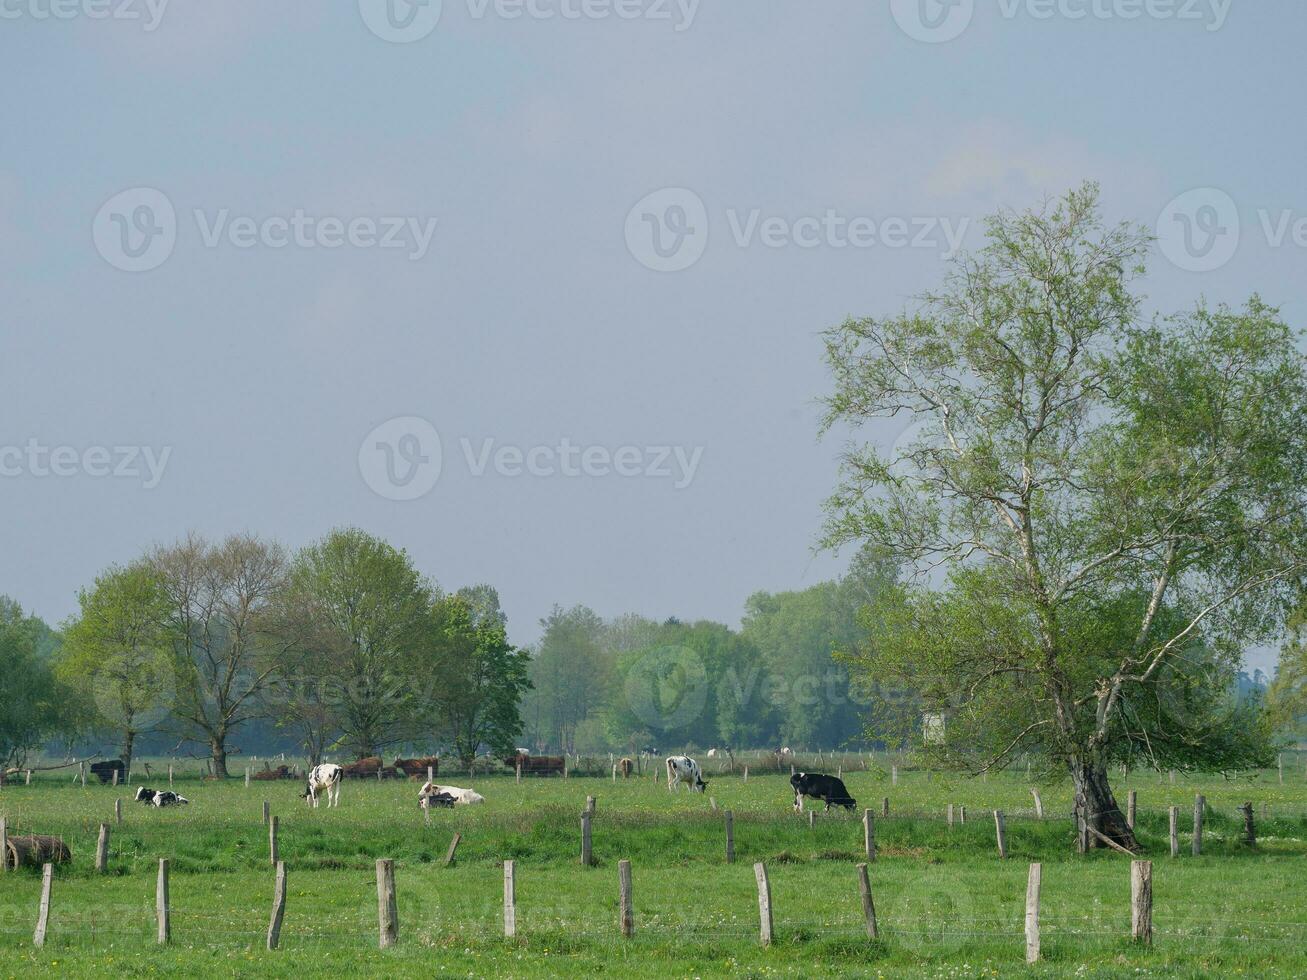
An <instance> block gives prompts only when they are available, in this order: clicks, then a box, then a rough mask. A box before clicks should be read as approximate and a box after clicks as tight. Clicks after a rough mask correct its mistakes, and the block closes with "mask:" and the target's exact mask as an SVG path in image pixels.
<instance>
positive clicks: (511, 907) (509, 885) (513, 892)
mask: <svg viewBox="0 0 1307 980" xmlns="http://www.w3.org/2000/svg"><path fill="white" fill-rule="evenodd" d="M513 875H514V871H513V862H512V861H505V862H504V938H505V939H513V938H515V937H516V936H517V881H516V879H515V878H514V877H513Z"/></svg>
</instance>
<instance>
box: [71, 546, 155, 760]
mask: <svg viewBox="0 0 1307 980" xmlns="http://www.w3.org/2000/svg"><path fill="white" fill-rule="evenodd" d="M78 604H79V606H80V607H81V608H80V612H79V613H78V615H77V617H76V618H75V619H74V620H73V621H72V622H70V623H69V624H68V625H67V627H66V628H65V629H64V645H63V649H62V650H61V651H60V655H59V658H58V668H57V669H58V673H59V677H60V679H61V680H62V681H63V682H64V683H65V684H66V685H67V686H68V687H69V688H70V689H71V690H74V691H77V692H79V697H78V699H77V700H78V703H79V704H80V705H81V706H82V708H83V710H82V712H81V718H80V721H81V723H82V726H83V727H85V728H87V729H90V730H94V731H106V732H113V733H115V734H116V735H117V736H118V738H119V739H120V755H121V757H122V760H123V763H124V764H125V765H126V766H127V768H128V769H131V766H132V755H133V754H134V752H135V745H136V739H137V738H138V737H139V736H140V735H142V734H144V733H147V732H151V731H154V730H155V729H157V728H159V727H160V726H161V724H162V723H164V722H165V721H166V720H167V719H168V718H169V717H170V713H171V711H172V709H173V707H174V702H175V698H176V693H177V679H176V671H175V668H174V662H173V656H172V650H171V647H170V635H169V632H168V629H167V621H168V613H169V604H168V594H167V592H166V591H165V589H164V587H163V582H162V581H161V579H160V578H159V576H158V574H157V573H156V571H155V569H154V568H153V567H152V566H151V565H150V564H149V563H148V562H145V561H137V562H135V563H133V564H131V565H126V566H121V567H114V568H110V569H109V570H108V571H106V572H105V573H104V574H102V575H100V576H99V577H98V578H96V580H95V585H94V587H92V588H90V589H84V590H83V591H82V592H81V593H80V594H79V595H78Z"/></svg>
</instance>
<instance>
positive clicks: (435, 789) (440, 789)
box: [418, 783, 486, 806]
mask: <svg viewBox="0 0 1307 980" xmlns="http://www.w3.org/2000/svg"><path fill="white" fill-rule="evenodd" d="M438 796H449V797H451V798H452V799H453V800H454V802H455V803H457V804H459V805H461V806H471V805H472V804H473V803H484V802H485V801H486V798H485V797H484V796H482V795H481V794H480V793H478V792H477V791H476V790H471V789H463V788H461V787H459V786H437V785H436V784H435V783H423V784H422V788H421V789H420V790H418V803H419V805H423V806H425V805H426V804H424V803H422V801H423V800H426V799H428V798H430V797H438Z"/></svg>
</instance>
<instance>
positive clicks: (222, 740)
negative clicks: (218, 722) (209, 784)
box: [209, 735, 227, 779]
mask: <svg viewBox="0 0 1307 980" xmlns="http://www.w3.org/2000/svg"><path fill="white" fill-rule="evenodd" d="M209 749H210V751H211V752H212V754H213V775H214V776H215V777H217V778H218V779H226V778H227V739H226V737H225V736H223V735H214V736H213V738H211V739H210V740H209Z"/></svg>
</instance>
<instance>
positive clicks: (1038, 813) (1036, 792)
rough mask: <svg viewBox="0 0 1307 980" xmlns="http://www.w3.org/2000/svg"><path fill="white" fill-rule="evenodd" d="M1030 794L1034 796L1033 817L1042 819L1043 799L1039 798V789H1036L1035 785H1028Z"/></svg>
mask: <svg viewBox="0 0 1307 980" xmlns="http://www.w3.org/2000/svg"><path fill="white" fill-rule="evenodd" d="M1030 795H1031V796H1033V797H1034V798H1035V819H1036V820H1043V819H1044V801H1043V800H1041V799H1040V798H1039V790H1037V789H1036V788H1035V787H1033V786H1031V787H1030Z"/></svg>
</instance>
